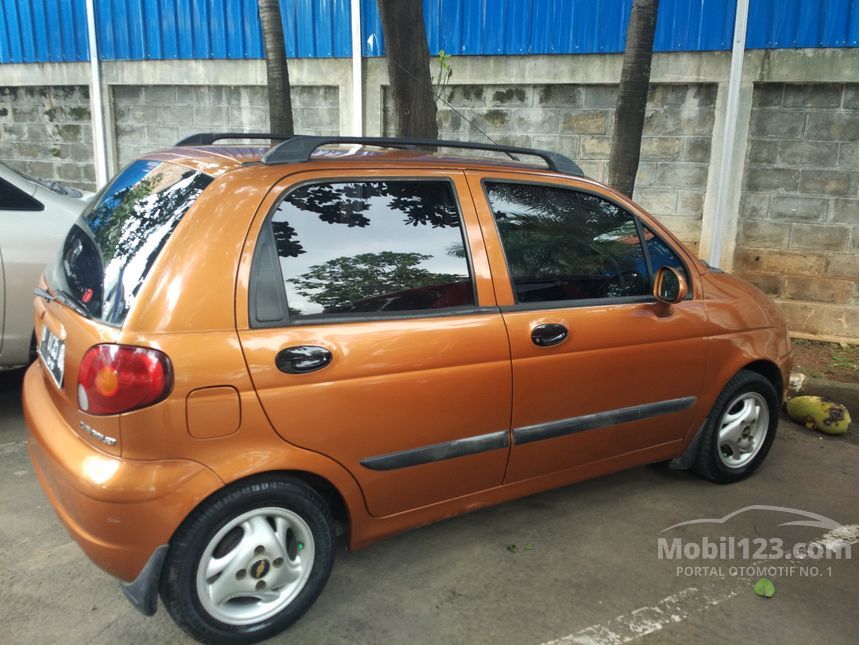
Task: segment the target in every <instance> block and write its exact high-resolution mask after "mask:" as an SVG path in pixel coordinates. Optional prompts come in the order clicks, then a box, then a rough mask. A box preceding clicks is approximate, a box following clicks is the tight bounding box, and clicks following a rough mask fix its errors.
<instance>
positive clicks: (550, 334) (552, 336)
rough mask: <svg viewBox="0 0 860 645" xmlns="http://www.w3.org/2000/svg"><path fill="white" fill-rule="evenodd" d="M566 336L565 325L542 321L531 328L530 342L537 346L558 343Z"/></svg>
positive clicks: (548, 345)
mask: <svg viewBox="0 0 860 645" xmlns="http://www.w3.org/2000/svg"><path fill="white" fill-rule="evenodd" d="M565 338H567V327H565V326H564V325H560V324H558V323H544V324H543V325H538V326H537V327H535V328H534V329H532V342H533V343H534V344H535V345H537V346H538V347H550V346H552V345H558V344H559V343H561V342H562V341H564V339H565Z"/></svg>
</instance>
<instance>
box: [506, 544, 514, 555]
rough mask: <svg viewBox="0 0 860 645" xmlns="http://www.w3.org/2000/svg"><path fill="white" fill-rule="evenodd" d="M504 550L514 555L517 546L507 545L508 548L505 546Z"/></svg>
mask: <svg viewBox="0 0 860 645" xmlns="http://www.w3.org/2000/svg"><path fill="white" fill-rule="evenodd" d="M505 548H506V549H507V550H508V551H510V552H511V553H516V552H517V545H516V544H509V545H508V546H506V547H505Z"/></svg>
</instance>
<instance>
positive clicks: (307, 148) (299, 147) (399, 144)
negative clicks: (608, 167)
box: [261, 135, 584, 177]
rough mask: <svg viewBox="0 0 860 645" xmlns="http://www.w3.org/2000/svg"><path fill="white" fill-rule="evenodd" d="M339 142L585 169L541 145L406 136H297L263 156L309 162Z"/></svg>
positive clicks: (557, 168)
mask: <svg viewBox="0 0 860 645" xmlns="http://www.w3.org/2000/svg"><path fill="white" fill-rule="evenodd" d="M336 143H352V144H360V145H366V146H379V147H388V148H403V147H422V148H463V149H467V150H487V151H492V152H502V153H505V154H507V155H509V156H511V155H529V156H533V157H540V158H541V159H543V160H544V161H545V162H546V165H547V167H548V168H549V169H550V170H552V171H555V172H560V173H564V174H567V175H576V176H578V177H582V176H584V175H583V172H582V169H581V168H580V167H579V166H578V165H577V163H576V162H575V161H573V160H572V159H570V158H568V157H565V156H564V155H562V154H559V153H557V152H550V151H548V150H539V149H537V148H517V147H513V146H500V145H498V144H484V143H472V142H470V141H447V140H444V139H408V138H407V139H404V138H400V137H340V136H333V137H325V136H306V135H296V136H294V137H291V138H288V139H287V140H286V141H283V142H282V143H279V144H277V145H276V146H274V147H272V148H270V149H269V151H268V152H267V153H266V154H265V155H263V158H262V160H261V161H262V162H263V163H264V164H281V163H298V162H302V161H308V160H310V158H311V155H312V154H313V153H314V151H315V150H316V149H317V148H320V147H322V146H325V145H331V144H336Z"/></svg>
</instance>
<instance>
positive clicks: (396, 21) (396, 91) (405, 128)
mask: <svg viewBox="0 0 860 645" xmlns="http://www.w3.org/2000/svg"><path fill="white" fill-rule="evenodd" d="M378 2H379V15H380V17H381V18H382V33H383V35H384V37H385V58H386V60H387V62H388V82H389V90H390V92H391V98H392V99H393V104H394V132H395V135H396V136H398V137H418V138H422V139H436V138H438V136H439V129H438V127H437V125H436V101H435V100H434V98H433V83H432V81H431V80H430V53H429V52H428V50H427V36H426V35H425V34H424V10H423V8H422V5H421V0H378Z"/></svg>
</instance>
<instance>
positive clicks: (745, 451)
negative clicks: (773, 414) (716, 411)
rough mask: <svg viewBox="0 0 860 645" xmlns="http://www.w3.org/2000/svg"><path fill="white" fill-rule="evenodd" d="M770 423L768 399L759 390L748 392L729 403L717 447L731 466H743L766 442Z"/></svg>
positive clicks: (721, 457) (724, 462)
mask: <svg viewBox="0 0 860 645" xmlns="http://www.w3.org/2000/svg"><path fill="white" fill-rule="evenodd" d="M769 426H770V412H769V410H768V407H767V401H765V399H764V397H763V396H762V395H761V394H758V393H757V392H744V393H743V394H741V395H739V396H738V397H736V398H735V399H734V400H732V402H731V403H729V405H728V406H727V407H726V411H725V412H724V413H723V416H722V418H721V419H720V423H719V435H718V440H717V450H718V451H719V454H720V460H721V461H722V462H723V464H724V465H725V466H727V467H729V468H743V467H744V466H746V465H747V464H749V463H750V462H751V461H752V460H753V459H754V458H755V456H756V455H757V454H758V451H759V450H761V447H762V446H763V445H764V442H765V438H766V437H767V432H768V428H769Z"/></svg>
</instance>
